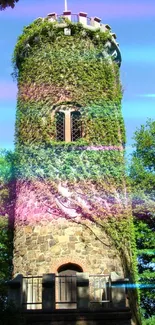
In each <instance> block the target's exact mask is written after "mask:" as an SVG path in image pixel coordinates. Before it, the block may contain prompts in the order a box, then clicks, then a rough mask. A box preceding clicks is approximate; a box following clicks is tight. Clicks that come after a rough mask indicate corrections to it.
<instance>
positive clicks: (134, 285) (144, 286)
mask: <svg viewBox="0 0 155 325" xmlns="http://www.w3.org/2000/svg"><path fill="white" fill-rule="evenodd" d="M111 286H112V287H113V288H126V289H147V288H149V289H151V288H155V284H149V283H126V284H125V283H122V284H121V283H119V284H117V283H116V284H112V285H111Z"/></svg>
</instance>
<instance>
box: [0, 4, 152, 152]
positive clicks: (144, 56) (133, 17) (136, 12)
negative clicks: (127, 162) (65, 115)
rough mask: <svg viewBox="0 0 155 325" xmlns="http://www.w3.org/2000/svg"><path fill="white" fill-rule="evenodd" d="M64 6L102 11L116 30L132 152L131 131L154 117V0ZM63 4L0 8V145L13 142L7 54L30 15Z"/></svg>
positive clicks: (13, 108) (12, 85)
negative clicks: (120, 54) (0, 9)
mask: <svg viewBox="0 0 155 325" xmlns="http://www.w3.org/2000/svg"><path fill="white" fill-rule="evenodd" d="M68 9H70V10H71V11H72V13H78V12H79V11H84V12H87V13H88V16H89V17H92V16H97V17H100V18H101V19H102V22H103V23H108V24H109V25H110V26H111V27H112V31H113V32H115V33H116V35H117V41H118V43H119V44H120V49H121V53H122V66H121V82H122V86H123V90H124V97H123V102H122V112H123V116H124V120H125V125H126V132H127V153H130V152H131V144H132V143H133V140H132V135H133V132H134V131H135V130H136V128H137V127H140V125H141V124H143V123H145V121H146V119H147V118H152V119H154V118H155V33H154V31H155V2H154V0H147V1H146V0H137V1H136V2H135V1H133V0H131V1H129V0H126V1H123V0H117V1H116V0H104V1H103V0H95V1H92V0H89V1H88V0H85V1H83V0H77V1H75V0H68ZM63 10H64V0H57V1H56V2H55V1H51V0H43V1H42V0H19V2H18V3H17V4H16V7H15V8H14V9H13V10H12V9H7V10H5V11H3V12H0V30H1V36H0V49H1V51H0V148H7V149H11V148H13V141H14V123H15V111H16V94H17V87H16V83H15V82H13V79H12V77H11V73H12V65H11V57H12V53H13V49H14V46H15V44H16V41H17V38H18V36H19V35H20V34H21V32H22V29H23V27H24V26H25V25H28V24H30V23H31V22H32V21H33V20H34V19H36V18H38V17H46V16H47V14H48V13H50V12H56V13H58V14H61V13H62V12H63Z"/></svg>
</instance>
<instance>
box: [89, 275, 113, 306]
mask: <svg viewBox="0 0 155 325" xmlns="http://www.w3.org/2000/svg"><path fill="white" fill-rule="evenodd" d="M89 286H90V303H92V304H95V303H107V302H111V277H110V275H109V274H103V275H101V274H91V275H89Z"/></svg>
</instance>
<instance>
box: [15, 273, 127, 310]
mask: <svg viewBox="0 0 155 325" xmlns="http://www.w3.org/2000/svg"><path fill="white" fill-rule="evenodd" d="M112 273H114V274H113V275H112V280H111V275H109V274H88V273H82V272H81V273H77V274H76V275H55V274H45V275H43V276H27V277H26V276H24V277H23V276H22V275H18V276H17V277H16V278H15V279H13V280H11V281H10V283H9V299H10V301H14V303H15V304H16V305H17V306H18V307H21V305H22V306H23V307H24V308H25V309H51V310H55V309H76V308H77V309H80V308H90V309H94V308H102V307H103V308H110V307H116V308H117V307H125V306H126V282H127V279H121V278H120V277H119V276H118V275H117V274H116V273H115V272H112ZM112 273H111V274H112Z"/></svg>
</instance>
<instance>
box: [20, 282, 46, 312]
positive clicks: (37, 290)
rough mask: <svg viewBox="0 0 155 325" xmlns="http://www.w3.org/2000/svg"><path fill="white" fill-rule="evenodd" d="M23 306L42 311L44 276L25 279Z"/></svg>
mask: <svg viewBox="0 0 155 325" xmlns="http://www.w3.org/2000/svg"><path fill="white" fill-rule="evenodd" d="M22 291H23V301H22V304H23V306H24V305H25V306H26V307H27V309H42V276H29V277H23V288H22Z"/></svg>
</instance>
